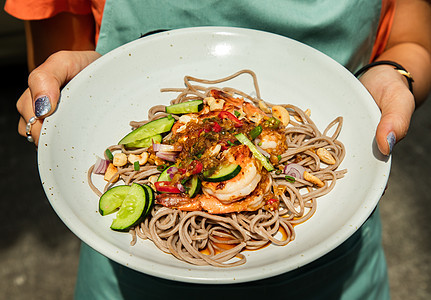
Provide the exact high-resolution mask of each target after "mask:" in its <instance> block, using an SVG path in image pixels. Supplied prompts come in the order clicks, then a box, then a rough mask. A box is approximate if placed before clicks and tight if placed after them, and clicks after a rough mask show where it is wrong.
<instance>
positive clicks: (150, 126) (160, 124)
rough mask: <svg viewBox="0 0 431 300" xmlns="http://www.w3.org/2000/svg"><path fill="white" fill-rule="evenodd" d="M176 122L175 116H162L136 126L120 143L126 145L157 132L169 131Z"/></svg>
mask: <svg viewBox="0 0 431 300" xmlns="http://www.w3.org/2000/svg"><path fill="white" fill-rule="evenodd" d="M174 123H175V119H174V117H172V116H171V115H168V116H166V117H164V118H160V119H157V120H154V121H151V122H148V123H147V124H144V125H142V126H141V127H139V128H136V129H135V130H133V131H132V132H130V133H129V134H128V135H126V136H125V137H123V138H122V139H121V140H120V141H119V142H118V144H119V145H126V144H130V143H136V142H137V141H139V140H143V139H145V138H147V137H151V136H155V135H157V134H161V133H164V132H168V131H170V130H171V128H172V126H173V125H174Z"/></svg>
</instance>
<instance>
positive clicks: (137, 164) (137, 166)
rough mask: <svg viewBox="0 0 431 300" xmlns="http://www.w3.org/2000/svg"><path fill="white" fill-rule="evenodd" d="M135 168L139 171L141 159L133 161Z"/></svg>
mask: <svg viewBox="0 0 431 300" xmlns="http://www.w3.org/2000/svg"><path fill="white" fill-rule="evenodd" d="M133 169H134V170H135V171H139V170H140V169H141V166H140V165H139V161H135V162H134V163H133Z"/></svg>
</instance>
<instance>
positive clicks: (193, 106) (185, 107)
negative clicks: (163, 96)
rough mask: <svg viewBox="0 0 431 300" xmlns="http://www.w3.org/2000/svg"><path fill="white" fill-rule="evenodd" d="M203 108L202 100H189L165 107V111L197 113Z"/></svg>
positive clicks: (177, 113)
mask: <svg viewBox="0 0 431 300" xmlns="http://www.w3.org/2000/svg"><path fill="white" fill-rule="evenodd" d="M202 108H204V102H203V101H202V100H191V101H187V102H182V103H177V104H173V105H170V106H167V107H166V112H167V113H169V114H176V115H180V114H189V113H197V112H199V111H201V110H202Z"/></svg>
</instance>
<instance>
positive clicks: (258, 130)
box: [250, 125, 262, 140]
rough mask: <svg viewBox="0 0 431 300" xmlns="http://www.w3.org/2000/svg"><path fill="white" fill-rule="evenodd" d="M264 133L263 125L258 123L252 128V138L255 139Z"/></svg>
mask: <svg viewBox="0 0 431 300" xmlns="http://www.w3.org/2000/svg"><path fill="white" fill-rule="evenodd" d="M261 133H262V126H260V125H258V126H256V127H254V128H253V129H252V130H250V138H251V139H252V140H254V139H255V138H257V137H258V136H259V135H260V134H261Z"/></svg>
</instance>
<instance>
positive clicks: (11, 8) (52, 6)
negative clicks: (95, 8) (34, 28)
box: [4, 0, 91, 20]
mask: <svg viewBox="0 0 431 300" xmlns="http://www.w3.org/2000/svg"><path fill="white" fill-rule="evenodd" d="M4 9H5V11H6V12H7V13H8V14H10V15H12V16H14V17H15V18H18V19H21V20H42V19H48V18H51V17H53V16H55V15H57V14H58V13H61V12H70V13H73V14H79V15H84V14H89V13H91V2H90V1H89V0H74V1H69V0H32V1H28V0H7V1H6V4H5V7H4Z"/></svg>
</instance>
